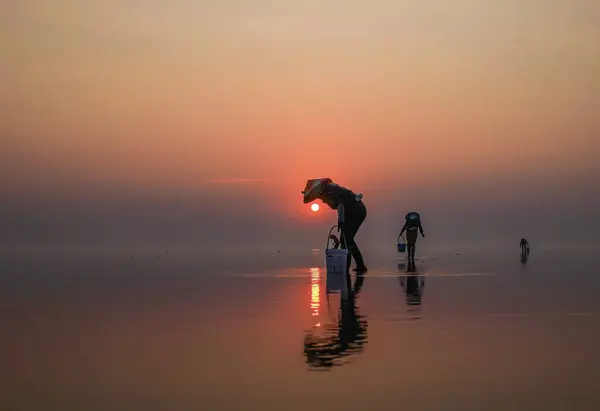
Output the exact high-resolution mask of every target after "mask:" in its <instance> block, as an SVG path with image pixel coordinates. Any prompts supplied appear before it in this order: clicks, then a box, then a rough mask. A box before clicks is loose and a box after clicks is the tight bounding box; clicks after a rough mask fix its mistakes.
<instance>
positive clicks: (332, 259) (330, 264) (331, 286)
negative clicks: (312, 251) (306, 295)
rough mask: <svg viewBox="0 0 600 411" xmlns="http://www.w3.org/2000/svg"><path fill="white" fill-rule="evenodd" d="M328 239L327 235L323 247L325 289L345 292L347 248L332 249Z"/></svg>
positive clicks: (346, 285) (346, 286)
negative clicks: (325, 275)
mask: <svg viewBox="0 0 600 411" xmlns="http://www.w3.org/2000/svg"><path fill="white" fill-rule="evenodd" d="M335 227H336V226H333V227H332V228H331V230H330V231H329V235H331V231H332V230H333V229H334V228H335ZM329 239H330V237H329V236H328V237H327V247H326V249H325V267H326V269H327V281H326V290H327V293H331V292H342V293H345V292H346V291H347V288H348V284H347V282H346V280H347V278H346V270H347V264H348V250H347V249H344V248H342V249H334V248H329Z"/></svg>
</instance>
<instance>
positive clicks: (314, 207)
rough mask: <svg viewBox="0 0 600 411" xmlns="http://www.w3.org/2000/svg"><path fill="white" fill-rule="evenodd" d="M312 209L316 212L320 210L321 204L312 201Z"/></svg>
mask: <svg viewBox="0 0 600 411" xmlns="http://www.w3.org/2000/svg"><path fill="white" fill-rule="evenodd" d="M310 209H311V210H312V211H314V212H315V213H316V212H317V211H319V205H318V204H317V203H312V205H311V206H310Z"/></svg>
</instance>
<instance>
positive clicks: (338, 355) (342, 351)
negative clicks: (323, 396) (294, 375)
mask: <svg viewBox="0 0 600 411" xmlns="http://www.w3.org/2000/svg"><path fill="white" fill-rule="evenodd" d="M364 278H365V277H364V275H362V274H357V275H356V281H355V282H354V287H352V279H351V277H350V275H349V274H347V275H346V281H347V283H348V293H342V294H341V298H340V308H339V310H338V318H337V324H327V325H323V327H322V328H323V330H324V335H321V336H318V335H315V331H316V330H317V329H316V328H313V329H312V330H309V331H307V332H306V334H305V336H304V354H305V356H306V363H307V364H308V366H309V367H311V368H315V369H329V368H331V367H334V366H339V365H343V364H344V361H343V359H344V358H345V357H348V356H350V355H352V354H357V353H360V352H362V351H363V349H364V344H365V343H366V342H367V321H366V319H365V317H364V316H362V315H360V313H359V310H358V307H357V304H356V301H357V297H358V294H359V293H360V290H361V288H362V286H363V282H364Z"/></svg>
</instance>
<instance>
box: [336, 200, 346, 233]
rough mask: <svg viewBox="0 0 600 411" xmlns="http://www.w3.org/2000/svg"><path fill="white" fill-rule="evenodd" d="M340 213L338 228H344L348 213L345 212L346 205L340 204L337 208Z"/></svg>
mask: <svg viewBox="0 0 600 411" xmlns="http://www.w3.org/2000/svg"><path fill="white" fill-rule="evenodd" d="M337 212H338V228H343V227H344V222H345V221H346V213H345V210H344V204H343V203H340V204H339V205H338V208H337Z"/></svg>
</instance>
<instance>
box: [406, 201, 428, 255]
mask: <svg viewBox="0 0 600 411" xmlns="http://www.w3.org/2000/svg"><path fill="white" fill-rule="evenodd" d="M404 219H405V222H404V226H403V227H402V231H400V235H402V234H403V233H404V232H405V231H406V246H407V250H408V258H409V259H411V260H413V261H414V259H415V249H416V244H417V237H418V236H419V231H420V232H421V236H422V237H425V233H424V232H423V224H422V223H421V215H420V214H419V213H417V212H414V211H411V212H410V213H408V214H406V216H405V217H404Z"/></svg>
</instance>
